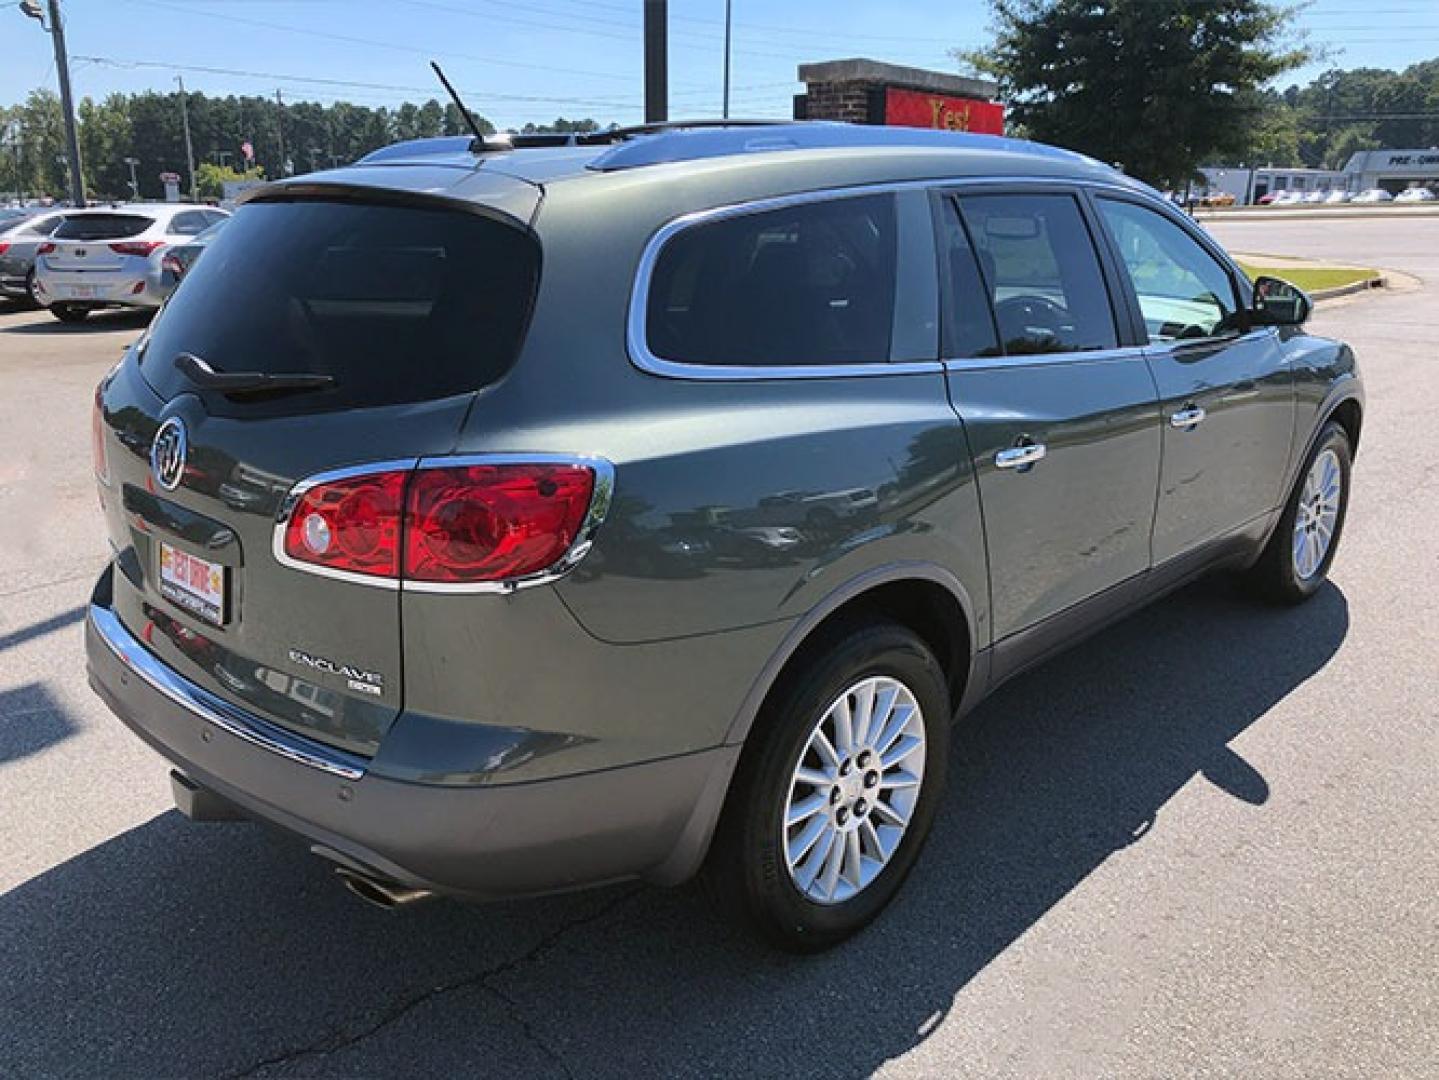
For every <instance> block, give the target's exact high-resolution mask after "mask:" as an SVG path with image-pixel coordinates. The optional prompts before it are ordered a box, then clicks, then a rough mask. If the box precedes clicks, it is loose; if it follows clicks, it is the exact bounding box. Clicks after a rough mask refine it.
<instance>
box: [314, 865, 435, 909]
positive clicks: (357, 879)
mask: <svg viewBox="0 0 1439 1080" xmlns="http://www.w3.org/2000/svg"><path fill="white" fill-rule="evenodd" d="M335 873H336V874H338V875H339V876H340V880H341V881H342V882H344V885H345V888H347V889H349V890H350V892H352V893H354V894H355V895H356V896H358V897H359V898H360V899H361V900H364V901H366V902H367V903H370V904H374V905H375V907H378V908H384V909H385V910H386V911H390V910H393V909H394V908H397V907H405V906H407V905H409V904H417V903H419V902H420V901H421V900H428V899H429V898H430V897H432V896H434V895H435V894H434V893H432V892H430V891H429V890H428V889H412V888H410V887H409V886H407V885H401V884H399V883H397V882H394V881H384V880H382V879H380V878H375V877H370V876H369V875H367V874H361V873H357V872H356V871H354V870H351V869H350V868H349V867H345V866H337V867H335Z"/></svg>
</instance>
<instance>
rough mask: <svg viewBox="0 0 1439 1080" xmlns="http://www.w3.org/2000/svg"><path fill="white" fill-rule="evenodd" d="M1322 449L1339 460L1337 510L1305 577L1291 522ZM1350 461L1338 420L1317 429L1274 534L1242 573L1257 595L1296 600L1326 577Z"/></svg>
mask: <svg viewBox="0 0 1439 1080" xmlns="http://www.w3.org/2000/svg"><path fill="white" fill-rule="evenodd" d="M1326 451H1332V452H1333V454H1334V456H1335V458H1337V459H1338V462H1339V483H1340V489H1339V513H1338V517H1337V518H1336V519H1335V523H1334V532H1333V535H1332V536H1331V537H1330V540H1329V547H1328V549H1327V550H1326V551H1325V553H1324V558H1323V559H1322V560H1321V561H1320V562H1319V565H1318V566H1317V567H1316V568H1315V570H1314V572H1313V573H1311V574H1310V575H1309V576H1307V577H1305V576H1302V575H1301V574H1300V573H1299V570H1298V568H1297V567H1296V566H1295V557H1294V540H1295V535H1294V534H1295V523H1296V522H1297V521H1298V519H1299V514H1300V512H1301V509H1302V507H1301V504H1302V502H1303V501H1304V487H1305V480H1306V479H1307V478H1308V476H1309V471H1310V469H1312V468H1313V466H1314V463H1315V462H1316V461H1317V460H1319V458H1320V456H1321V455H1323V454H1324V453H1325V452H1326ZM1352 464H1353V451H1352V448H1351V447H1350V445H1349V435H1348V433H1346V432H1345V430H1344V428H1343V427H1341V426H1340V425H1339V424H1337V423H1335V422H1333V421H1330V422H1329V423H1328V424H1326V425H1325V426H1324V430H1323V431H1321V432H1320V434H1319V439H1318V440H1317V441H1316V442H1315V444H1314V448H1313V449H1312V450H1311V451H1310V452H1309V456H1308V457H1307V458H1305V459H1304V465H1303V466H1302V467H1301V468H1300V470H1299V475H1298V477H1297V478H1296V479H1295V481H1294V490H1293V491H1291V492H1290V493H1289V500H1288V502H1286V503H1285V504H1284V513H1283V514H1281V515H1280V518H1279V524H1278V525H1276V526H1275V528H1274V535H1273V536H1271V537H1270V538H1269V543H1268V544H1266V545H1265V548H1264V552H1263V554H1261V555H1260V556H1259V561H1258V562H1256V563H1255V564H1254V566H1253V567H1251V568H1250V570H1249V572H1248V574H1247V575H1246V582H1247V584H1248V585H1249V587H1250V589H1251V590H1252V591H1253V592H1254V593H1255V594H1256V595H1258V596H1259V597H1260V598H1262V599H1264V600H1268V601H1269V602H1271V603H1275V604H1300V603H1303V602H1304V601H1305V600H1308V599H1309V598H1310V597H1311V596H1313V595H1314V594H1315V593H1316V592H1318V591H1319V589H1320V587H1321V586H1322V585H1323V584H1324V582H1325V581H1326V580H1327V579H1328V576H1329V567H1330V565H1331V564H1332V563H1333V562H1334V555H1335V553H1336V552H1337V551H1338V550H1339V541H1340V538H1341V537H1342V536H1343V533H1344V517H1345V515H1346V514H1347V513H1348V511H1349V476H1350V472H1351V468H1352Z"/></svg>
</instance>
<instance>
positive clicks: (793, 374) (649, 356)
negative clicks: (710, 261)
mask: <svg viewBox="0 0 1439 1080" xmlns="http://www.w3.org/2000/svg"><path fill="white" fill-rule="evenodd" d="M939 182H941V181H939V180H937V179H936V180H904V181H893V182H887V183H877V184H860V185H855V186H851V187H842V188H821V189H818V190H815V191H801V192H795V193H793V194H789V195H774V196H769V197H767V198H762V199H752V200H749V201H746V202H739V203H730V204H728V205H725V206H716V207H711V208H709V209H706V210H695V211H692V212H690V213H688V214H681V215H680V216H679V217H677V218H673V219H671V220H670V221H668V222H666V223H665V224H664V225H662V226H660V228H659V229H657V230H656V231H655V233H654V234H653V235H652V236H651V237H650V238H649V240H647V241H646V242H645V247H644V251H643V252H642V253H641V254H640V262H639V267H638V269H637V270H636V271H635V280H634V284H633V285H632V286H631V288H630V308H629V313H628V317H627V319H626V330H625V339H626V346H627V348H628V351H629V356H630V363H632V364H634V366H635V367H637V368H639V369H640V370H641V371H644V372H647V373H649V374H651V375H661V376H664V377H665V378H670V379H695V380H702V381H712V382H713V381H718V382H735V381H745V382H751V381H757V380H765V381H772V380H776V379H835V378H840V379H847V378H864V377H872V376H876V375H915V374H920V373H929V374H934V373H936V372H938V371H939V370H940V364H939V361H938V360H937V359H935V360H900V361H893V362H891V361H888V360H884V361H870V362H867V363H855V364H794V365H788V366H775V365H768V366H762V365H757V364H692V363H686V362H684V361H679V360H665V359H663V358H662V357H658V356H656V355H655V354H654V353H653V352H651V351H650V347H649V341H648V326H647V325H646V324H647V323H648V321H649V318H648V309H649V294H650V284H651V281H652V279H653V277H654V269H655V264H656V263H657V262H658V261H659V256H660V252H661V251H662V250H663V249H664V246H665V244H667V243H668V242H669V241H670V240H671V239H673V238H674V237H675V235H677V234H678V233H680V232H683V231H684V230H685V229H688V228H692V227H694V226H696V225H706V224H710V223H712V222H715V221H724V220H727V219H729V218H735V217H747V216H748V215H750V214H762V213H764V212H766V211H768V210H782V209H784V208H785V207H787V206H802V205H805V204H807V203H816V202H833V201H836V200H839V199H857V198H864V197H865V196H869V195H886V194H893V193H895V192H899V191H905V190H910V189H913V188H927V187H932V186H933V185H935V184H936V183H939ZM898 227H899V221H898V211H897V210H896V229H898ZM895 242H896V244H898V243H899V237H898V236H896V239H895Z"/></svg>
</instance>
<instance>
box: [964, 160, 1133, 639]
mask: <svg viewBox="0 0 1439 1080" xmlns="http://www.w3.org/2000/svg"><path fill="white" fill-rule="evenodd" d="M938 210H939V213H940V214H941V241H940V243H941V258H940V265H941V270H942V272H943V273H944V274H945V277H946V284H945V297H944V311H943V314H944V318H945V337H946V340H945V356H946V357H947V359H946V362H945V367H946V370H947V378H948V381H949V391H950V397H951V400H952V401H953V403H954V407H955V409H956V410H958V412H959V415H960V417H961V419H963V421H964V426H965V430H966V432H967V433H968V436H969V443H970V448H971V451H972V453H973V455H974V464H975V470H976V473H977V475H978V477H979V492H980V500H981V503H982V506H983V513H984V525H985V537H986V547H987V550H988V554H989V570H990V588H991V593H992V601H991V602H992V607H993V612H994V637H995V640H996V641H999V640H1002V639H1003V638H1005V637H1008V636H1010V635H1013V634H1016V633H1018V632H1020V631H1023V630H1026V629H1028V628H1030V627H1032V626H1035V625H1036V624H1038V623H1040V622H1041V621H1043V620H1044V619H1046V618H1048V617H1050V616H1052V615H1055V614H1057V613H1059V612H1062V611H1063V610H1065V609H1066V608H1068V607H1070V606H1072V605H1074V604H1077V603H1079V602H1080V601H1083V600H1086V599H1088V598H1089V597H1092V596H1094V595H1096V594H1098V593H1100V592H1102V591H1103V590H1105V589H1107V588H1110V587H1111V586H1114V585H1117V584H1119V583H1121V582H1123V581H1125V580H1127V579H1129V578H1131V577H1134V576H1135V575H1138V574H1142V573H1144V572H1145V571H1146V570H1147V569H1148V568H1149V565H1150V558H1149V531H1150V526H1151V523H1152V520H1153V514H1154V501H1155V489H1156V485H1157V483H1158V478H1159V426H1158V410H1157V403H1156V394H1155V387H1154V381H1153V379H1152V378H1151V376H1150V373H1149V369H1148V367H1147V366H1146V365H1145V362H1144V357H1143V354H1142V350H1140V349H1139V348H1135V347H1122V346H1121V344H1120V336H1119V331H1118V324H1117V321H1116V318H1115V310H1114V308H1115V305H1114V304H1113V303H1112V302H1111V297H1110V295H1109V292H1108V290H1107V287H1106V283H1105V276H1104V274H1103V272H1102V271H1101V258H1100V255H1099V252H1098V251H1097V249H1096V245H1095V243H1094V239H1093V228H1092V222H1091V221H1090V220H1089V218H1088V215H1087V214H1086V211H1085V207H1084V205H1083V202H1082V200H1081V199H1080V198H1079V196H1078V193H1077V192H1075V191H1073V190H1070V189H1066V188H1063V187H1039V186H1035V187H1019V188H1013V189H1008V188H1006V189H999V188H995V187H992V186H986V187H979V186H976V187H974V188H970V189H962V190H961V191H959V192H958V193H957V194H954V193H952V194H949V195H946V196H944V197H943V198H942V199H941V200H940V202H939V206H938Z"/></svg>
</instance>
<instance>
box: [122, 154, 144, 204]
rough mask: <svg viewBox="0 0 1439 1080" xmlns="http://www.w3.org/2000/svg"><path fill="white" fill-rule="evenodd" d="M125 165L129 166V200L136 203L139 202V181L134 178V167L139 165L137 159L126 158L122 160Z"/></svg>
mask: <svg viewBox="0 0 1439 1080" xmlns="http://www.w3.org/2000/svg"><path fill="white" fill-rule="evenodd" d="M123 160H124V162H125V164H126V165H128V166H130V198H132V199H134V200H135V201H136V202H139V201H140V181H139V180H138V179H137V178H136V176H135V166H136V165H138V164H140V159H139V158H134V157H127V158H124V159H123Z"/></svg>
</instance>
